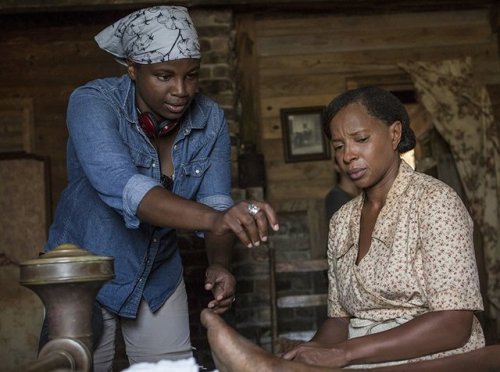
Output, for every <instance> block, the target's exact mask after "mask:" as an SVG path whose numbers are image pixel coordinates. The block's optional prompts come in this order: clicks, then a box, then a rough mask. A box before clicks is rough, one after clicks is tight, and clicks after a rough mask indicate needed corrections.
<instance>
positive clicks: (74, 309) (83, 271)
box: [19, 244, 114, 371]
mask: <svg viewBox="0 0 500 372" xmlns="http://www.w3.org/2000/svg"><path fill="white" fill-rule="evenodd" d="M113 260H114V259H113V257H107V256H95V255H93V254H92V253H90V252H88V251H86V250H84V249H81V248H80V247H78V246H76V245H73V244H62V245H60V246H58V247H57V248H55V249H54V250H52V251H50V252H48V253H46V254H44V255H42V256H40V257H39V258H36V259H33V260H29V261H26V262H23V263H22V264H21V272H20V280H19V282H20V283H21V284H22V285H23V286H25V287H28V288H30V289H31V290H32V291H34V292H35V293H36V294H37V295H38V296H39V297H40V298H41V300H42V302H43V304H44V305H45V310H46V313H47V314H46V316H47V322H48V328H49V342H48V343H47V344H46V345H45V346H44V347H43V348H42V350H41V351H40V353H39V356H38V361H37V362H35V363H34V365H37V364H38V365H39V366H41V365H42V364H43V363H45V364H46V363H47V362H49V363H50V364H52V365H53V364H58V365H59V367H63V368H66V369H69V370H78V371H90V370H91V369H92V354H91V352H90V350H92V346H93V345H92V327H91V319H92V306H93V303H94V301H95V298H96V295H97V292H98V291H99V289H100V288H101V286H102V285H103V284H104V283H105V282H106V281H108V280H110V279H112V278H114V270H113ZM54 369H55V368H54ZM31 370H37V369H36V368H35V369H33V368H32V369H31ZM45 370H47V369H45Z"/></svg>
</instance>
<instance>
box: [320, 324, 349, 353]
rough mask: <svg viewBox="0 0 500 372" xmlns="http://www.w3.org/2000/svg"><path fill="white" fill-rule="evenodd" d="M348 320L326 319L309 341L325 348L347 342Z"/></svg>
mask: <svg viewBox="0 0 500 372" xmlns="http://www.w3.org/2000/svg"><path fill="white" fill-rule="evenodd" d="M348 327H349V318H328V319H327V320H326V321H325V322H324V323H323V324H322V325H321V327H320V328H319V329H318V331H317V332H316V334H315V335H314V337H313V338H312V339H311V341H313V342H317V343H319V344H321V345H324V346H325V347H332V346H333V345H335V344H337V343H339V342H343V341H345V340H347V336H348Z"/></svg>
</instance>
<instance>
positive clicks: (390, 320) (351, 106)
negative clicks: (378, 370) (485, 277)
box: [283, 87, 484, 368]
mask: <svg viewBox="0 0 500 372" xmlns="http://www.w3.org/2000/svg"><path fill="white" fill-rule="evenodd" d="M325 113H326V115H325V117H326V119H325V121H324V129H325V133H326V135H327V136H328V138H329V139H330V140H331V142H332V146H333V149H334V151H335V159H336V161H337V164H339V166H340V168H341V170H342V171H343V172H345V173H346V174H347V175H348V176H349V178H350V179H351V180H352V181H353V182H354V184H355V185H356V186H357V187H358V188H360V189H361V190H362V193H361V195H359V196H358V197H356V198H355V199H353V200H351V201H350V202H348V203H347V204H345V205H344V206H343V207H342V208H341V209H340V210H339V211H338V212H337V213H335V214H334V216H333V218H332V220H331V223H330V235H329V242H328V260H329V266H330V268H329V303H328V319H327V320H326V322H325V323H324V324H323V325H322V326H321V328H320V329H319V330H318V332H317V333H316V335H315V336H314V337H313V339H312V340H311V341H310V342H309V343H305V344H302V345H300V346H298V347H296V348H295V349H293V350H291V351H290V352H288V353H286V354H285V355H284V356H283V357H284V358H285V359H293V360H297V361H301V362H306V363H309V364H314V365H321V366H329V367H343V366H355V367H363V368H373V367H379V366H382V365H392V364H401V363H408V362H413V361H417V360H423V359H434V358H441V357H444V356H447V355H452V354H458V353H464V352H467V351H471V350H475V349H478V348H480V347H482V346H484V336H483V332H482V330H481V326H480V323H479V321H478V320H477V318H476V317H475V316H474V312H475V311H480V310H482V309H483V304H482V299H481V294H480V291H479V279H478V273H477V267H476V261H475V256H474V246H473V241H472V220H471V218H470V216H469V214H468V212H467V210H466V208H465V206H464V205H463V203H462V201H461V200H460V198H459V197H458V195H457V194H456V193H455V192H454V191H453V190H452V189H451V188H450V187H448V186H447V185H446V184H444V183H443V182H441V181H439V180H437V179H435V178H432V177H430V176H428V175H425V174H422V173H418V172H415V171H414V170H413V169H412V168H411V167H410V166H409V165H408V164H407V163H406V162H405V161H404V160H402V159H401V157H400V154H402V153H404V152H406V151H409V150H411V149H412V148H413V147H414V146H415V135H414V133H413V131H412V130H411V128H410V126H409V118H408V114H407V112H406V110H405V108H404V106H403V105H402V103H401V102H400V101H399V100H398V99H397V98H396V97H395V96H394V95H392V94H391V93H390V92H387V91H385V90H383V89H380V88H377V87H366V88H359V89H356V90H351V91H347V92H346V93H344V94H342V95H340V96H338V97H337V98H335V99H334V100H333V101H332V102H331V103H330V104H329V106H328V107H327V109H326V111H325Z"/></svg>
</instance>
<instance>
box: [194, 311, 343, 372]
mask: <svg viewBox="0 0 500 372" xmlns="http://www.w3.org/2000/svg"><path fill="white" fill-rule="evenodd" d="M201 322H202V324H203V325H204V326H205V328H206V329H207V334H208V342H209V343H210V348H211V349H212V355H213V358H214V361H215V365H216V366H217V368H218V369H219V371H220V372H254V371H259V372H281V371H283V372H285V371H286V372H305V371H307V372H322V371H330V372H333V371H332V370H331V369H327V368H322V367H313V366H310V365H307V364H303V363H298V362H291V361H288V360H284V359H281V358H278V357H277V356H275V355H273V354H271V353H270V352H268V351H266V350H264V349H262V348H260V347H258V346H257V345H255V344H254V343H252V342H251V341H249V340H248V339H246V338H244V337H243V336H241V335H240V334H238V333H237V332H236V331H235V330H234V329H233V328H231V327H230V326H228V325H227V324H226V322H224V320H223V319H222V318H221V317H220V316H218V315H217V314H215V313H214V312H212V311H210V310H208V309H204V310H202V312H201Z"/></svg>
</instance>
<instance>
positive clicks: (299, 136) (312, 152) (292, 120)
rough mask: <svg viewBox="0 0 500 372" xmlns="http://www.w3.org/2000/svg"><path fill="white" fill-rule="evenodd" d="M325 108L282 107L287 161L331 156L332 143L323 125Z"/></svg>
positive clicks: (319, 158)
mask: <svg viewBox="0 0 500 372" xmlns="http://www.w3.org/2000/svg"><path fill="white" fill-rule="evenodd" d="M323 109H324V107H323V106H318V107H302V108H284V109H281V129H282V133H283V141H284V149H285V162H287V163H293V162H297V161H311V160H325V159H329V158H330V145H329V143H328V140H327V138H326V137H325V135H324V134H323V128H322V126H321V115H322V112H323Z"/></svg>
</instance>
